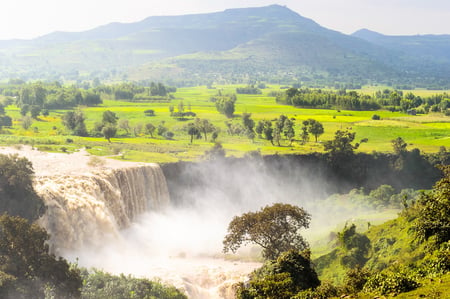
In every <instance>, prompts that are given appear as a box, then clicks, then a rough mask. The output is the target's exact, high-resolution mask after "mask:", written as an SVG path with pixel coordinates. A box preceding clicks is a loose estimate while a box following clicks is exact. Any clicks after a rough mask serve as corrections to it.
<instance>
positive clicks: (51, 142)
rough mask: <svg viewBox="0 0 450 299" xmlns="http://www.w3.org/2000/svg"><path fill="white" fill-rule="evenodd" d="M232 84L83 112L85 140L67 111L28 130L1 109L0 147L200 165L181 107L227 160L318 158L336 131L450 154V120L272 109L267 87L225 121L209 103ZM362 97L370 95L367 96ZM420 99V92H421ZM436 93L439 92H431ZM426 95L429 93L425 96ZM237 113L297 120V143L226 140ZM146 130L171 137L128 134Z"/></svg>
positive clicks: (374, 143) (383, 145) (379, 144)
mask: <svg viewBox="0 0 450 299" xmlns="http://www.w3.org/2000/svg"><path fill="white" fill-rule="evenodd" d="M236 87H239V86H236V85H227V86H217V87H215V88H213V89H208V88H206V87H205V86H199V87H189V88H179V89H178V90H177V92H176V93H173V96H174V99H173V100H171V101H170V102H157V103H148V102H147V103H137V102H124V101H116V100H112V99H105V98H104V99H103V104H102V105H100V106H98V107H81V108H80V109H81V110H82V111H83V113H84V115H85V117H86V121H85V123H86V127H87V129H88V132H89V133H90V134H89V135H90V137H77V136H71V135H70V132H68V131H67V130H66V129H65V127H64V126H63V124H62V121H61V116H62V115H63V114H64V113H65V112H67V111H66V110H51V111H50V114H49V115H48V116H39V117H38V119H37V120H34V121H33V123H32V125H31V127H30V128H29V129H27V130H25V129H23V128H22V126H21V125H20V119H21V115H20V111H19V108H17V107H16V106H14V105H10V106H8V107H7V108H6V113H7V114H8V115H10V116H11V117H12V118H13V126H12V128H10V129H4V130H3V134H1V135H0V143H2V144H31V145H33V146H34V147H37V148H39V149H40V150H45V151H58V152H61V151H63V152H64V151H67V152H71V151H75V150H77V149H79V148H82V147H87V148H88V151H89V152H91V153H93V154H96V155H102V156H116V157H117V158H118V159H125V160H130V161H142V162H174V161H178V160H195V159H198V158H201V157H202V156H203V155H204V153H205V151H207V150H209V149H211V148H212V146H213V145H214V143H213V142H212V141H211V140H210V134H209V135H208V138H207V140H206V141H205V140H204V138H200V139H194V141H193V142H192V143H190V136H189V134H188V133H187V130H186V126H187V124H188V123H190V122H193V121H194V120H195V117H194V118H189V119H187V120H178V119H176V118H174V117H171V115H170V111H169V106H173V107H174V109H175V111H176V110H177V108H178V106H179V104H180V103H181V102H182V103H183V106H184V109H185V111H191V112H194V113H195V114H196V117H198V118H200V119H208V120H209V121H210V122H211V123H212V124H214V126H215V127H217V128H219V129H220V133H219V135H218V138H217V139H216V141H218V142H220V143H221V144H222V146H223V148H224V149H225V151H226V153H227V155H228V156H243V155H244V154H245V153H246V152H249V151H260V152H261V154H275V153H278V154H292V153H299V154H304V153H310V152H316V151H318V152H320V151H323V146H322V142H323V141H325V140H330V139H332V138H333V136H334V133H335V131H336V130H351V131H353V132H356V139H355V141H357V142H359V141H360V140H362V139H367V142H364V143H361V145H360V147H359V149H358V151H362V152H373V151H380V152H389V151H392V145H391V140H393V139H395V138H397V137H402V138H403V139H404V140H405V141H406V142H407V143H408V149H413V148H418V149H420V150H421V151H423V152H426V153H432V152H437V151H438V150H439V148H440V147H441V146H445V147H447V148H449V147H450V117H448V116H444V115H443V114H442V113H430V114H425V115H416V116H413V115H407V114H404V113H401V112H390V111H385V110H378V111H347V110H325V109H300V108H296V107H293V106H288V105H280V104H278V103H276V100H275V97H273V96H269V94H270V92H273V91H276V92H282V91H283V90H280V86H273V85H271V86H269V87H268V88H266V89H263V93H262V94H260V95H242V94H238V95H237V101H236V104H235V108H236V109H235V113H234V117H233V118H231V119H229V118H227V117H226V116H225V115H223V114H220V113H219V112H217V110H216V107H215V103H213V102H211V101H210V97H212V96H214V95H216V94H217V93H218V91H219V90H220V91H221V93H222V94H227V93H235V91H236ZM367 92H371V91H370V90H369V91H367ZM419 92H420V91H419ZM436 93H438V92H436ZM427 94H432V93H431V92H430V91H427ZM147 109H153V110H154V112H155V115H154V116H146V115H145V114H144V111H145V110H147ZM106 110H110V111H112V112H114V113H116V115H117V116H118V117H119V120H120V119H126V120H128V122H129V127H130V129H129V130H128V132H127V131H126V130H124V129H118V131H117V134H116V136H115V138H112V139H111V142H110V143H109V142H108V141H107V140H106V139H104V138H103V137H102V136H95V137H93V136H94V133H93V128H94V125H95V123H96V122H100V121H101V119H102V114H103V112H104V111H106ZM242 113H251V114H252V116H251V117H252V119H253V120H254V121H255V123H257V122H258V121H259V120H275V119H276V118H277V117H279V116H280V115H281V114H284V115H286V116H288V117H289V118H292V119H295V133H296V136H295V139H296V140H298V141H296V142H293V143H292V145H290V144H289V142H288V141H287V140H282V141H281V146H274V145H272V144H271V143H270V142H269V141H267V140H264V139H262V138H259V137H256V138H255V139H254V140H253V141H252V140H250V139H249V138H247V137H246V136H245V135H244V134H242V135H233V136H232V135H230V134H228V133H227V125H226V124H225V123H226V122H231V123H233V124H241V123H242V118H241V114H242ZM374 114H377V115H379V116H380V118H381V119H380V120H372V116H373V115H374ZM311 118H312V119H315V120H317V121H319V122H321V123H322V124H323V126H324V134H323V135H321V136H320V137H319V139H318V142H317V143H316V142H315V140H314V137H313V136H311V137H310V140H309V141H308V142H307V143H306V144H301V142H300V139H301V138H300V133H301V127H302V122H303V121H304V120H307V119H311ZM147 123H152V124H153V125H154V126H155V127H158V126H159V125H161V124H162V125H163V126H165V127H166V128H167V129H168V130H170V131H171V132H173V133H174V136H173V138H172V139H166V138H164V137H162V136H158V135H157V134H156V132H155V134H154V135H153V137H151V136H150V135H148V134H144V132H143V131H142V132H141V133H138V134H134V133H133V128H135V127H136V126H139V125H142V126H145V124H147Z"/></svg>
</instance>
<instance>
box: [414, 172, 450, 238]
mask: <svg viewBox="0 0 450 299" xmlns="http://www.w3.org/2000/svg"><path fill="white" fill-rule="evenodd" d="M440 168H441V170H442V172H443V173H444V177H443V178H442V179H441V180H439V181H438V182H437V183H436V184H435V185H434V187H433V190H431V191H430V192H426V193H423V195H422V196H421V198H420V199H419V202H418V209H419V210H418V217H417V218H416V220H415V228H416V230H415V231H416V234H417V237H418V239H419V240H422V241H423V240H428V239H429V238H431V237H433V238H434V241H435V242H436V243H437V244H441V243H444V242H448V241H449V240H450V165H445V166H440Z"/></svg>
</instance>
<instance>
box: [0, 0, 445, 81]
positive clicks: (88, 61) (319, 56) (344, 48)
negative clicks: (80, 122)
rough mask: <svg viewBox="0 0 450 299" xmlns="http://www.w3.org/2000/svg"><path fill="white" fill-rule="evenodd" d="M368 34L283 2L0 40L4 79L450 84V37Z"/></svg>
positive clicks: (0, 56) (0, 71) (0, 73)
mask: <svg viewBox="0 0 450 299" xmlns="http://www.w3.org/2000/svg"><path fill="white" fill-rule="evenodd" d="M363 33H364V32H360V33H358V34H354V35H352V36H350V35H345V34H342V33H339V32H337V31H333V30H330V29H326V28H324V27H321V26H320V25H318V24H317V23H315V22H314V21H313V20H310V19H307V18H305V17H302V16H300V15H299V14H297V13H296V12H293V11H292V10H290V9H289V8H287V7H283V6H279V5H271V6H266V7H257V8H241V9H229V10H225V11H223V12H217V13H210V14H194V15H184V16H168V17H148V18H146V19H144V20H142V21H140V22H136V23H128V24H122V23H111V24H107V25H104V26H100V27H98V28H93V29H91V30H89V31H84V32H72V33H70V32H55V33H51V34H48V35H45V36H42V37H40V38H37V39H33V40H12V41H0V59H1V61H2V69H1V70H0V78H1V79H4V80H7V79H10V78H22V79H47V80H63V81H65V82H74V81H77V80H86V79H89V80H93V79H94V78H99V79H101V80H108V81H122V80H128V79H129V80H144V79H151V80H161V81H163V82H166V83H169V84H173V83H177V85H179V86H181V85H189V86H192V85H197V84H206V83H208V82H214V83H219V84H230V83H247V82H248V81H249V80H252V81H255V80H259V81H266V82H271V83H284V84H287V83H302V84H305V85H310V86H311V85H319V86H335V85H336V84H349V83H350V84H355V85H359V86H361V85H362V84H366V83H373V82H375V83H384V84H396V85H402V86H408V87H414V86H417V87H434V88H442V87H444V86H449V81H448V75H449V73H450V61H449V59H448V55H447V54H445V53H446V52H448V44H449V40H450V39H449V37H448V36H433V37H430V36H415V37H405V38H393V37H392V38H391V37H384V36H382V37H383V38H372V35H371V34H367V33H366V34H363ZM377 36H381V35H377Z"/></svg>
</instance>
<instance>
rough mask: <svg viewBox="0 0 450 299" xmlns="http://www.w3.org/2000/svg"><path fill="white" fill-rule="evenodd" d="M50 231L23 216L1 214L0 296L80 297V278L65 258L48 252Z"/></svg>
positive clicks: (26, 297) (23, 297)
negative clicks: (48, 294)
mask: <svg viewBox="0 0 450 299" xmlns="http://www.w3.org/2000/svg"><path fill="white" fill-rule="evenodd" d="M48 238H49V235H48V234H47V233H46V232H45V230H44V229H42V228H40V227H39V226H38V225H37V224H29V223H28V222H27V220H26V219H23V218H20V217H11V216H8V215H2V216H0V261H1V262H0V297H1V298H5V297H7V298H18V299H28V298H44V297H45V292H46V291H49V288H50V291H51V293H53V295H54V296H55V298H67V299H70V298H79V297H80V289H81V285H82V282H81V278H80V273H79V272H78V270H75V269H71V268H70V266H69V264H68V263H67V261H65V260H64V259H61V258H59V259H57V258H56V257H55V256H54V255H52V254H50V253H49V248H48V245H47V244H46V242H47V240H48Z"/></svg>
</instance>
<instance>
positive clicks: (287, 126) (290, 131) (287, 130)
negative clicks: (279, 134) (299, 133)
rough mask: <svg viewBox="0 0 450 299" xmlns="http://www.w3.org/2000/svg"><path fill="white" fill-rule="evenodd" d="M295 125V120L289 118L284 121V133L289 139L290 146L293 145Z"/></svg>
mask: <svg viewBox="0 0 450 299" xmlns="http://www.w3.org/2000/svg"><path fill="white" fill-rule="evenodd" d="M294 125H295V124H294V121H292V120H291V119H289V118H287V119H286V120H285V121H284V128H283V135H284V137H286V139H287V140H289V146H291V145H292V142H293V141H294V137H295V129H294Z"/></svg>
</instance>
